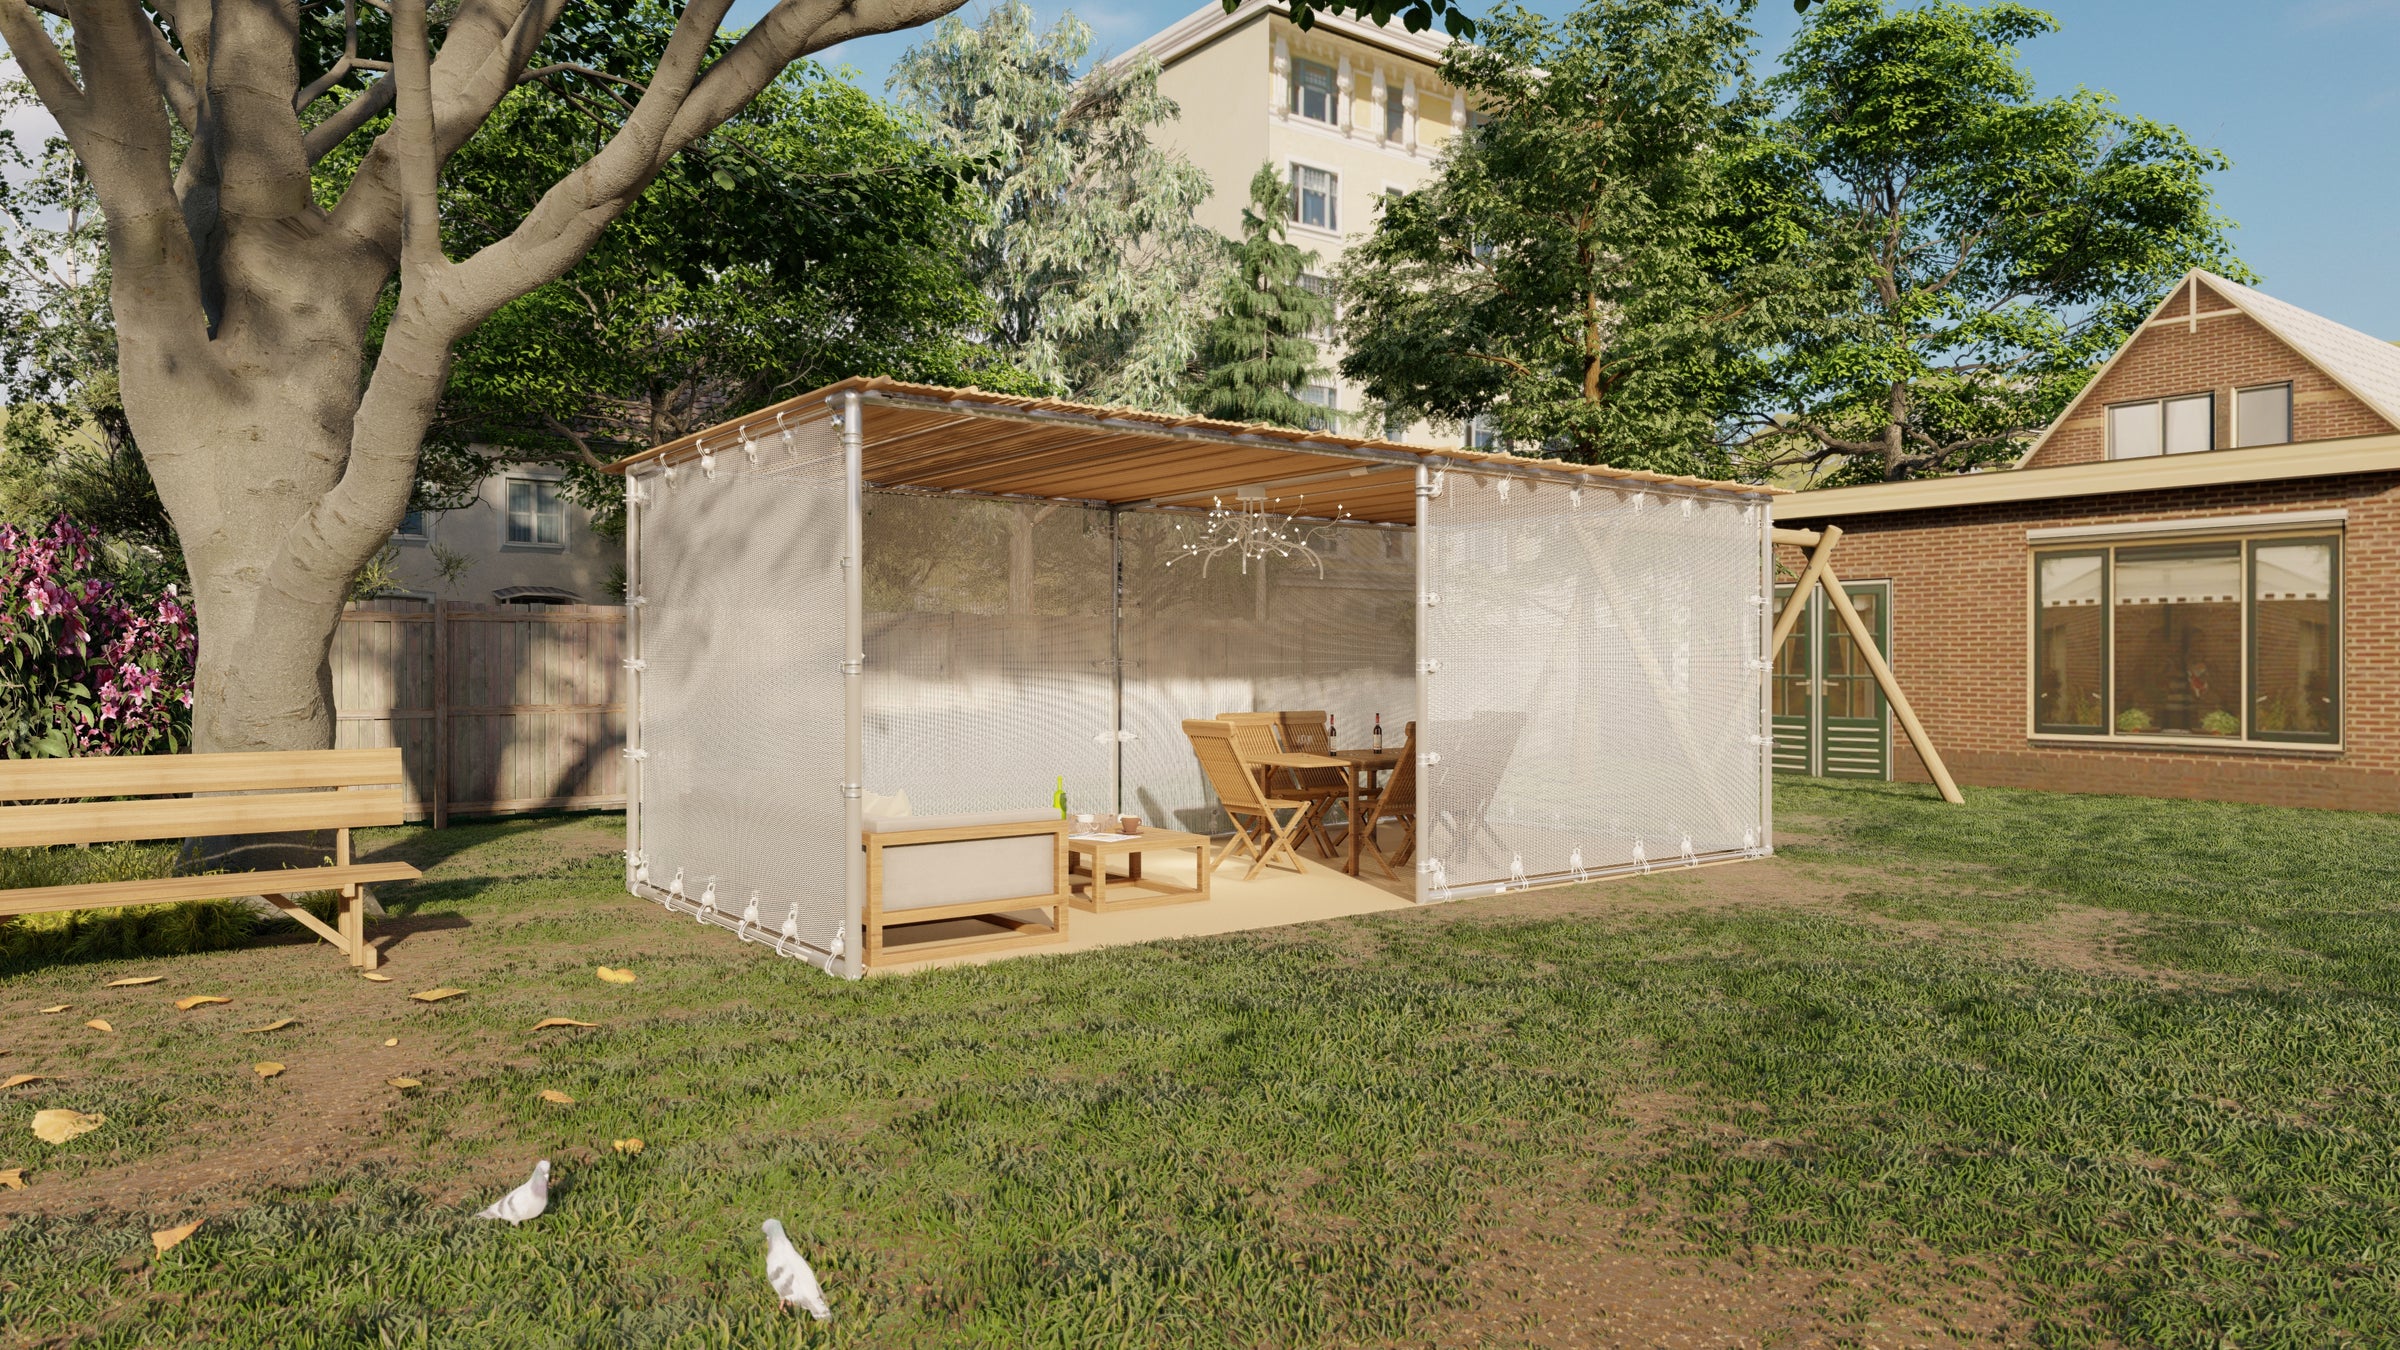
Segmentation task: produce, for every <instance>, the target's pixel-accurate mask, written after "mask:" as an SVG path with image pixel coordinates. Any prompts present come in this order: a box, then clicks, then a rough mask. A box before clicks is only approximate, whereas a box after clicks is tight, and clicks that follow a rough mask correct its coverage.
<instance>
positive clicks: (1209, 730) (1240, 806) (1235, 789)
mask: <svg viewBox="0 0 2400 1350" xmlns="http://www.w3.org/2000/svg"><path fill="white" fill-rule="evenodd" d="M1183 734H1184V736H1185V738H1186V739H1188V740H1190V741H1191V743H1192V755H1193V756H1194V757H1195V758H1197V759H1198V760H1199V761H1200V770H1201V772H1203V773H1205V774H1207V775H1208V785H1209V786H1210V787H1212V788H1215V789H1216V792H1217V801H1218V803H1219V804H1220V805H1222V806H1223V807H1224V808H1225V814H1226V815H1227V816H1228V817H1230V818H1231V819H1232V821H1233V838H1231V839H1228V840H1226V841H1225V847H1224V849H1223V851H1221V852H1219V853H1218V854H1217V856H1216V857H1215V858H1213V859H1211V860H1210V861H1209V864H1208V866H1209V870H1211V871H1214V870H1216V869H1217V868H1219V867H1222V866H1224V864H1225V860H1226V859H1227V858H1230V857H1232V856H1233V854H1234V851H1235V850H1236V849H1239V850H1241V851H1242V853H1243V854H1244V856H1246V857H1248V858H1249V859H1250V860H1251V861H1250V870H1249V871H1248V872H1245V873H1243V874H1242V880H1244V881H1248V880H1250V879H1252V878H1254V877H1256V876H1257V875H1258V874H1259V870H1260V869H1261V868H1264V867H1265V866H1266V865H1267V864H1268V863H1269V862H1272V861H1273V860H1274V859H1275V858H1276V857H1277V856H1278V855H1280V856H1281V857H1282V858H1283V859H1284V860H1285V862H1286V863H1288V864H1289V865H1290V866H1291V869H1292V870H1293V871H1295V872H1298V871H1302V870H1303V869H1302V868H1301V866H1300V855H1299V854H1297V853H1294V852H1293V851H1292V829H1293V827H1294V826H1295V825H1297V824H1298V823H1299V820H1300V817H1301V815H1302V814H1303V813H1304V812H1306V811H1307V809H1308V806H1307V803H1305V802H1294V801H1283V800H1280V799H1278V798H1274V797H1270V796H1268V795H1267V794H1266V791H1265V790H1264V789H1263V788H1261V787H1260V786H1259V779H1258V775H1257V774H1256V773H1255V772H1253V771H1252V769H1251V767H1250V764H1249V761H1248V760H1247V759H1246V758H1245V757H1244V756H1243V754H1242V750H1241V745H1240V742H1239V741H1238V740H1237V733H1236V731H1235V729H1234V726H1233V724H1232V723H1230V722H1223V721H1218V720H1216V719H1214V718H1204V717H1195V718H1192V719H1190V720H1188V721H1186V722H1185V723H1184V724H1183ZM1284 811H1288V812H1290V813H1291V814H1290V815H1289V816H1284V817H1278V815H1277V813H1278V812H1284Z"/></svg>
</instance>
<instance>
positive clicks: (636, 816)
mask: <svg viewBox="0 0 2400 1350" xmlns="http://www.w3.org/2000/svg"><path fill="white" fill-rule="evenodd" d="M645 491H647V489H645V488H644V487H643V486H642V480H641V478H640V477H639V476H637V475H636V474H633V473H627V474H626V475H625V652H624V659H625V661H626V663H627V664H626V666H625V770H624V772H625V889H626V890H628V891H631V892H632V893H633V894H635V895H640V894H641V891H640V889H639V888H638V887H637V886H636V885H635V884H634V873H635V871H636V870H637V869H638V867H639V864H638V863H637V862H636V859H638V858H639V857H640V856H641V852H642V786H643V783H642V757H641V753H640V752H641V748H642V670H641V666H640V665H639V664H638V663H639V662H640V660H641V656H642V493H644V492H645ZM437 622H438V620H437Z"/></svg>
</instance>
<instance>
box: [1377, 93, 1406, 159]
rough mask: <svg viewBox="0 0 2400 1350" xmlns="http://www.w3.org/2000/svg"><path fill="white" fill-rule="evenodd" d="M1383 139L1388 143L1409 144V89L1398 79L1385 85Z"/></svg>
mask: <svg viewBox="0 0 2400 1350" xmlns="http://www.w3.org/2000/svg"><path fill="white" fill-rule="evenodd" d="M1395 114H1397V115H1396V116H1395ZM1383 140H1384V144H1386V145H1406V144H1408V89H1407V86H1405V85H1403V84H1401V83H1400V82H1399V81H1397V80H1394V81H1391V82H1389V83H1387V84H1385V85H1384V86H1383Z"/></svg>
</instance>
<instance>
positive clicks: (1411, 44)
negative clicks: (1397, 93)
mask: <svg viewBox="0 0 2400 1350" xmlns="http://www.w3.org/2000/svg"><path fill="white" fill-rule="evenodd" d="M1270 14H1271V15H1274V16H1275V17H1276V18H1279V19H1289V18H1291V17H1292V8H1291V5H1290V3H1289V0H1243V2H1242V4H1241V5H1240V6H1239V7H1237V8H1236V9H1234V10H1233V11H1232V12H1231V13H1227V12H1226V9H1225V6H1223V5H1222V4H1218V3H1214V0H1211V3H1209V4H1207V5H1203V6H1202V7H1201V8H1199V9H1196V10H1194V11H1192V12H1191V13H1190V14H1187V15H1185V16H1184V17H1183V18H1180V19H1178V20H1176V21H1175V22H1174V23H1171V24H1169V25H1167V26H1166V27H1165V28H1162V29H1160V30H1159V31H1158V32H1156V33H1153V34H1151V35H1150V36H1149V37H1146V38H1144V39H1142V40H1141V41H1140V42H1138V43H1136V44H1134V46H1133V48H1132V49H1131V50H1129V51H1127V52H1126V53H1125V54H1124V55H1123V56H1120V57H1118V58H1116V60H1114V61H1111V62H1109V63H1108V64H1110V65H1116V64H1118V63H1119V62H1123V61H1126V60H1130V59H1131V58H1132V57H1134V56H1135V55H1136V54H1138V53H1142V52H1147V53H1149V54H1150V55H1152V56H1154V57H1157V58H1158V63H1159V64H1160V65H1162V66H1171V65H1173V64H1175V62H1176V61H1177V60H1178V59H1179V58H1181V57H1182V56H1183V55H1184V54H1185V53H1186V52H1189V51H1192V50H1194V49H1195V48H1199V47H1204V46H1206V45H1208V44H1209V43H1211V42H1214V41H1216V40H1217V39H1218V38H1220V37H1223V36H1224V35H1225V34H1227V33H1229V32H1232V31H1233V30H1234V29H1237V28H1243V27H1247V26H1248V25H1250V24H1251V23H1254V22H1256V21H1258V20H1260V19H1263V18H1266V17H1267V16H1268V15H1270ZM1316 26H1317V27H1318V28H1320V29H1323V30H1324V31H1325V32H1328V33H1334V34H1338V35H1340V36H1342V37H1346V38H1349V39H1351V40H1353V41H1356V42H1363V43H1366V44H1367V45H1368V46H1370V47H1380V48H1382V49H1383V50H1385V51H1387V52H1390V53H1391V54H1392V55H1394V56H1400V57H1405V58H1407V59H1409V60H1412V61H1422V62H1424V63H1425V64H1426V65H1429V66H1438V65H1440V64H1441V63H1442V55H1443V53H1445V52H1447V51H1448V50H1449V49H1450V44H1451V41H1452V40H1451V39H1450V38H1449V37H1448V36H1446V35H1444V34H1439V33H1435V32H1432V31H1430V30H1429V31H1427V32H1423V33H1411V32H1409V31H1408V30H1407V29H1406V28H1395V27H1391V26H1387V25H1385V24H1379V23H1369V22H1365V21H1362V20H1359V19H1354V18H1351V17H1350V16H1348V15H1346V14H1330V13H1323V12H1320V13H1319V14H1318V15H1317V16H1316Z"/></svg>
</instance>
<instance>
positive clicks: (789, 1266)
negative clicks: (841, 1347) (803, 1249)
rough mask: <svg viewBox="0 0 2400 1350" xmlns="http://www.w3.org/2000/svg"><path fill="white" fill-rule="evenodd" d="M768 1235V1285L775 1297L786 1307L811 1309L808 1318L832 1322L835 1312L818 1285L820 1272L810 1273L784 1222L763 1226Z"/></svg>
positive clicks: (774, 1221)
mask: <svg viewBox="0 0 2400 1350" xmlns="http://www.w3.org/2000/svg"><path fill="white" fill-rule="evenodd" d="M759 1230H760V1231H761V1232H764V1233H765V1234H766V1235H767V1283H768V1284H771V1285H773V1286H774V1287H775V1296H776V1297H777V1298H779V1299H782V1300H783V1306H784V1307H787V1308H789V1307H791V1306H792V1305H793V1304H795V1303H796V1304H798V1305H800V1306H801V1307H803V1308H806V1309H808V1315H809V1316H811V1317H813V1318H815V1319H817V1320H818V1321H820V1322H826V1321H831V1320H832V1318H833V1309H832V1307H830V1306H829V1305H827V1303H826V1302H825V1290H824V1289H823V1287H821V1286H820V1285H818V1283H817V1272H816V1271H814V1270H812V1269H810V1267H809V1264H808V1258H807V1257H805V1256H802V1255H801V1254H800V1252H799V1249H798V1248H796V1247H794V1246H792V1240H791V1239H790V1238H788V1237H785V1236H784V1235H783V1221H782V1220H781V1219H769V1220H767V1221H766V1222H765V1223H762V1224H760V1225H759Z"/></svg>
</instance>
